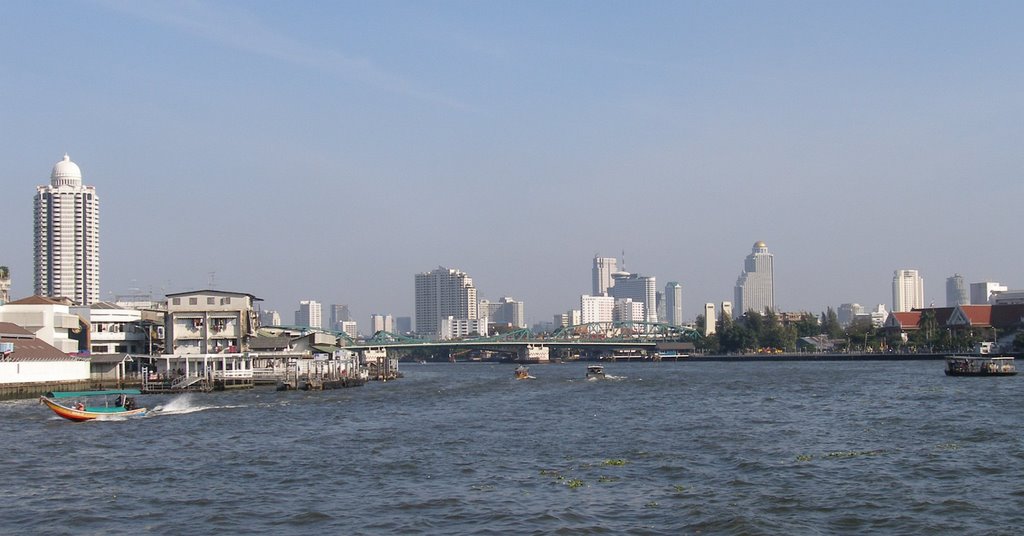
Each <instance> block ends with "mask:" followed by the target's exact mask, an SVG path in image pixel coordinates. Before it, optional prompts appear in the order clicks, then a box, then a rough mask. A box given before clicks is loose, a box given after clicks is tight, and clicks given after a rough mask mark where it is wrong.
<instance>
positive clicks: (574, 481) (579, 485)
mask: <svg viewBox="0 0 1024 536" xmlns="http://www.w3.org/2000/svg"><path fill="white" fill-rule="evenodd" d="M565 485H567V486H569V488H570V489H576V488H582V487H583V481H582V480H580V479H578V478H574V479H572V480H570V481H568V482H566V484H565Z"/></svg>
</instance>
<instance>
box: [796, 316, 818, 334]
mask: <svg viewBox="0 0 1024 536" xmlns="http://www.w3.org/2000/svg"><path fill="white" fill-rule="evenodd" d="M794 327H795V328H796V334H797V337H813V336H815V335H819V334H821V324H820V323H819V322H818V317H816V316H814V315H812V314H811V313H804V314H803V315H801V316H800V320H798V321H797V322H796V323H795V324H794Z"/></svg>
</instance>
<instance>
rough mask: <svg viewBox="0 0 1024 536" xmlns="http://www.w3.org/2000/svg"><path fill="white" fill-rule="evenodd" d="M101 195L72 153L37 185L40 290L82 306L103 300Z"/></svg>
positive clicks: (36, 244) (36, 252) (36, 256)
mask: <svg viewBox="0 0 1024 536" xmlns="http://www.w3.org/2000/svg"><path fill="white" fill-rule="evenodd" d="M99 204H100V198H99V196H98V195H97V194H96V189H95V188H94V187H92V186H86V185H83V184H82V170H81V169H80V168H79V167H78V165H77V164H75V163H74V162H72V161H71V158H69V157H68V155H66V154H65V155H64V159H63V160H61V161H60V162H57V163H56V164H55V165H54V166H53V171H51V172H50V184H48V185H45V186H37V187H36V196H35V203H34V212H33V221H34V231H35V240H34V243H33V253H34V255H33V261H34V267H35V281H34V283H35V294H36V295H38V296H48V297H66V298H70V299H71V300H73V301H74V302H75V303H77V304H79V305H90V304H92V303H93V302H96V301H99V299H100V209H99Z"/></svg>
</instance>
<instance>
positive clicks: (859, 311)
mask: <svg viewBox="0 0 1024 536" xmlns="http://www.w3.org/2000/svg"><path fill="white" fill-rule="evenodd" d="M863 314H864V307H863V306H862V305H861V304H859V303H844V304H841V305H840V306H839V309H837V310H836V318H837V319H838V320H839V325H840V326H842V327H844V328H845V327H849V325H850V324H852V323H853V321H854V320H855V319H856V318H857V317H858V316H860V315H863Z"/></svg>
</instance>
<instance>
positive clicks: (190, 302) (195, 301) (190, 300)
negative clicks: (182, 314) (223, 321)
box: [188, 298, 199, 305]
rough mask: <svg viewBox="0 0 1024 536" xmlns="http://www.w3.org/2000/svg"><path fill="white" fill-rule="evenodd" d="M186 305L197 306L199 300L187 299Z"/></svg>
mask: <svg viewBox="0 0 1024 536" xmlns="http://www.w3.org/2000/svg"><path fill="white" fill-rule="evenodd" d="M188 304H189V305H199V298H189V299H188Z"/></svg>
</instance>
